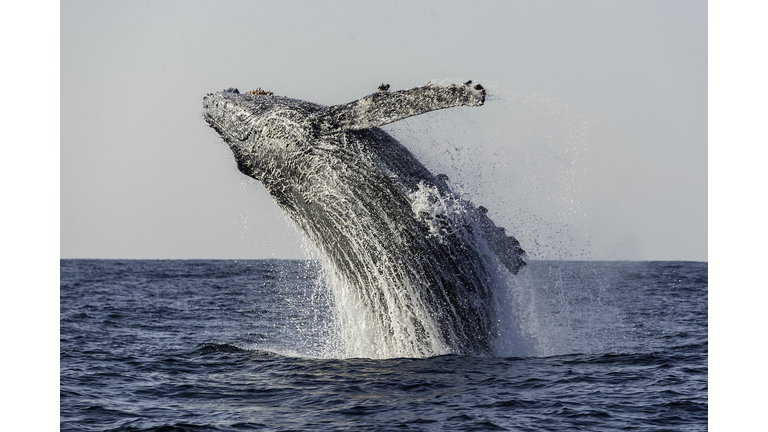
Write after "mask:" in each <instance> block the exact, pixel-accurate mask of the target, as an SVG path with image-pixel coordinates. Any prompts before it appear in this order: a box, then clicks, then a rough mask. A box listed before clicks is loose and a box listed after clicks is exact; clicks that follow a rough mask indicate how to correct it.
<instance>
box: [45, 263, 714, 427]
mask: <svg viewBox="0 0 768 432" xmlns="http://www.w3.org/2000/svg"><path fill="white" fill-rule="evenodd" d="M60 270H61V273H60V338H61V339H60V428H61V430H62V431H69V430H72V431H251V430H264V431H307V430H322V431H335V430H373V431H388V430H397V431H402V430H425V431H443V430H456V431H472V430H514V431H544V430H546V431H564V430H589V431H616V430H635V431H699V430H701V431H703V430H707V420H708V417H707V412H708V390H707V389H708V386H707V383H708V378H707V377H708V369H707V359H708V347H707V345H708V329H707V298H708V264H707V263H705V262H704V263H702V262H677V261H675V262H626V261H624V262H618V261H611V262H595V261H532V262H530V263H529V265H528V266H527V267H525V268H524V269H523V270H522V271H521V272H520V274H519V275H518V276H514V277H511V279H510V283H509V288H508V291H507V292H505V293H497V295H498V296H504V295H506V296H508V297H509V298H510V299H513V300H514V302H511V303H510V302H507V303H503V304H514V308H511V309H510V310H508V311H501V312H503V313H502V315H503V314H504V313H506V315H507V316H513V317H514V318H515V319H514V320H506V321H504V322H505V323H506V322H514V323H515V325H514V328H500V329H499V336H498V340H497V341H496V343H497V355H495V356H488V357H466V356H459V355H451V354H449V355H441V356H436V357H430V358H349V357H348V356H346V355H345V352H347V351H345V348H344V347H349V346H351V345H354V344H355V341H348V340H342V339H341V338H342V337H341V336H340V335H339V334H336V333H334V316H335V313H334V305H333V303H332V301H330V300H329V298H331V296H329V294H328V290H329V289H330V288H329V287H328V286H327V284H326V283H325V282H324V279H323V277H322V272H321V270H320V268H319V267H318V265H317V263H316V262H314V261H301V260H297V261H292V260H250V261H248V260H246V261H234V260H193V261H184V260H167V261H156V260H124V261H120V260H61V263H60Z"/></svg>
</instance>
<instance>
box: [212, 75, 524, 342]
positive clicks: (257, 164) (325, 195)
mask: <svg viewBox="0 0 768 432" xmlns="http://www.w3.org/2000/svg"><path fill="white" fill-rule="evenodd" d="M381 88H382V89H385V88H388V86H386V87H381ZM484 101H485V90H483V88H482V87H481V86H479V85H478V86H475V87H471V86H470V85H468V84H465V85H450V86H436V85H430V84H427V85H426V86H423V87H417V88H413V89H409V90H402V91H397V92H388V91H386V90H380V91H379V92H377V93H373V94H371V95H369V96H366V97H364V98H362V99H359V100H357V101H354V102H350V103H347V104H342V105H335V106H330V107H326V106H322V105H318V104H314V103H310V102H305V101H300V100H296V99H290V98H285V97H280V96H274V95H264V94H240V93H239V92H238V91H237V90H236V89H229V90H226V91H223V92H219V93H215V94H208V96H206V97H205V98H204V107H205V119H206V121H207V122H208V123H209V124H210V126H211V127H212V128H214V129H215V130H216V131H217V132H218V133H219V134H220V135H221V136H222V138H223V139H224V141H225V142H226V143H227V144H228V145H229V146H230V148H231V149H232V151H233V153H234V155H235V159H236V160H237V164H238V168H239V169H240V171H241V172H243V173H244V174H245V175H248V176H250V177H253V178H255V179H257V180H259V181H261V182H262V183H263V184H264V186H265V187H266V188H267V190H268V191H269V193H270V195H271V196H272V197H273V198H274V199H275V201H276V202H277V203H278V204H279V205H280V207H281V208H283V210H284V211H285V212H286V213H287V214H288V215H289V216H291V218H292V219H293V220H294V221H295V222H296V223H297V224H298V225H299V227H301V228H302V229H303V230H304V232H305V233H306V235H307V236H308V237H309V239H310V240H311V241H312V242H313V243H314V244H315V245H316V247H317V248H318V249H319V250H320V251H321V253H322V254H324V255H325V256H326V257H327V258H328V259H329V261H330V262H331V264H332V265H333V267H334V271H335V272H336V274H337V275H338V276H339V277H341V278H343V279H345V280H346V282H347V283H349V284H350V285H351V286H355V287H357V290H358V291H359V293H360V297H361V298H362V301H363V303H364V304H365V306H366V307H369V308H371V309H372V310H377V311H378V313H377V316H380V317H381V318H380V319H381V320H382V325H383V326H384V327H386V326H392V325H395V324H393V323H391V322H389V321H388V319H389V318H388V316H389V315H390V314H388V313H387V309H388V308H392V307H397V308H403V309H404V310H408V309H409V308H412V304H414V301H416V302H417V303H423V304H425V305H426V307H427V308H428V309H429V311H428V312H429V314H431V316H433V317H434V318H435V319H436V320H437V322H438V327H437V328H435V327H434V326H432V327H430V326H429V325H423V323H420V322H419V321H420V320H419V318H417V317H416V315H417V314H414V316H413V317H412V318H411V319H412V320H413V321H414V322H413V326H412V328H413V329H415V330H413V331H414V333H415V334H414V335H412V336H413V341H414V342H413V343H414V347H412V348H414V350H415V351H417V352H419V353H420V354H423V355H431V354H432V352H430V348H429V346H426V345H424V344H423V341H424V340H427V339H429V338H430V337H431V338H435V337H438V338H440V339H441V340H442V341H444V342H445V343H446V344H448V345H450V346H452V347H454V348H455V350H456V351H457V352H458V353H462V354H483V353H486V354H489V353H491V352H492V343H491V340H492V338H493V336H494V334H495V333H496V331H495V324H494V322H495V320H494V319H493V305H492V295H491V293H490V288H489V285H490V283H491V281H490V279H491V278H492V277H493V276H492V273H493V271H492V269H491V266H493V264H492V263H491V262H489V260H488V259H487V257H485V256H484V255H483V253H482V252H481V250H482V248H481V247H479V246H478V245H477V244H476V243H477V242H478V240H477V239H478V237H477V236H475V234H473V232H474V233H476V232H477V231H478V230H479V231H481V232H480V234H481V235H482V237H483V238H484V239H485V241H486V244H487V246H488V247H489V248H490V249H491V250H493V252H494V253H495V254H496V255H497V257H498V258H499V260H500V261H501V262H502V263H503V264H504V265H505V266H506V267H507V268H508V269H509V270H510V271H511V272H512V273H514V274H516V273H517V271H518V270H519V269H520V267H522V266H523V265H525V261H524V260H523V257H524V251H523V250H522V249H521V248H520V246H519V243H518V242H517V241H516V240H515V239H514V238H513V237H510V236H506V235H505V234H504V229H503V228H499V227H497V226H496V225H495V224H494V223H493V222H492V221H491V220H490V219H489V218H488V217H487V215H486V212H487V210H485V209H484V208H482V207H480V208H479V209H478V208H476V207H474V206H473V205H472V204H471V203H469V202H466V201H463V200H460V199H458V198H455V197H453V195H452V193H451V191H450V188H449V186H448V185H447V184H446V182H445V181H444V180H445V177H444V176H434V175H433V174H432V173H430V172H429V171H428V170H427V169H426V168H425V167H424V166H423V165H422V164H421V163H420V162H419V161H418V160H417V159H416V158H415V157H414V156H413V155H412V154H411V152H409V151H408V150H407V149H406V148H405V147H404V146H402V145H401V144H400V143H399V142H398V141H397V140H395V139H394V138H393V137H392V136H390V135H389V134H387V133H386V132H384V131H383V130H381V129H379V126H382V125H385V124H388V123H392V122H395V121H398V120H401V119H404V118H407V117H410V116H415V115H419V114H423V113H426V112H429V111H433V110H438V109H443V108H449V107H456V106H462V105H464V106H481V105H483V103H484ZM420 184H421V186H422V187H424V186H429V187H432V188H434V189H435V190H437V191H438V194H439V196H440V197H444V198H445V197H448V199H456V200H457V201H460V203H461V206H463V208H465V209H466V217H465V218H459V219H456V218H453V219H446V218H444V217H443V219H440V218H441V215H430V214H424V213H422V214H415V213H414V211H413V209H412V206H411V204H412V201H411V199H410V198H409V194H412V193H413V192H414V191H416V190H417V189H418V188H419V185H420ZM435 218H437V219H440V220H439V222H440V227H441V228H440V234H439V235H438V236H435V234H434V229H433V231H432V232H431V233H430V231H429V226H428V222H430V221H434V220H436V219H435ZM473 230H474V231H473ZM481 241H482V240H481ZM392 285H394V286H403V287H411V288H410V289H409V290H407V293H406V294H405V295H403V294H402V293H400V294H398V296H399V297H400V298H401V299H400V300H397V301H396V303H397V304H393V303H392V302H393V300H392V298H393V297H392V296H391V295H389V293H385V292H384V290H387V289H391V286H392ZM396 297H397V296H396ZM411 297H418V298H417V299H413V298H411ZM430 328H431V329H432V330H430ZM431 333H437V334H431Z"/></svg>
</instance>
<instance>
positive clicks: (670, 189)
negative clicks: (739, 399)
mask: <svg viewBox="0 0 768 432" xmlns="http://www.w3.org/2000/svg"><path fill="white" fill-rule="evenodd" d="M707 43H708V41H707V3H706V2H703V1H674V2H668V1H647V0H643V1H620V2H617V1H519V2H510V1H500V2H483V1H479V2H447V1H440V2H391V3H388V2H353V1H349V2H346V1H325V2H315V1H307V2H301V1H280V2H257V1H243V2H239V1H228V2H211V1H209V2H197V1H186V0H185V1H178V2H174V1H162V2H153V1H143V2H131V1H119V2H118V1H113V2H105V1H66V2H62V3H61V147H60V151H61V165H60V168H61V173H60V179H61V184H60V187H61V189H60V200H61V204H60V205H61V208H60V212H61V213H60V217H61V220H60V224H61V225H60V228H61V238H60V240H61V243H60V248H61V249H60V252H61V257H62V258H268V257H276V258H301V257H303V256H304V255H303V253H302V249H301V243H300V236H299V235H297V234H296V233H295V231H294V229H293V227H292V225H291V224H290V223H288V222H286V221H285V219H284V217H283V216H282V213H281V210H280V209H279V208H278V207H277V205H276V204H274V203H273V202H272V200H271V198H270V197H269V196H268V194H267V193H266V191H265V189H264V188H263V186H261V185H260V184H259V183H258V182H256V181H253V180H250V179H248V178H246V177H245V176H243V175H242V174H240V173H239V172H238V171H237V169H236V166H235V163H234V159H233V157H232V155H231V152H230V150H229V149H228V148H227V146H226V145H225V144H223V142H222V141H221V139H220V138H219V137H218V136H217V135H216V134H215V132H214V131H213V130H212V129H210V128H208V126H207V124H206V123H205V122H204V121H203V119H202V105H201V102H202V97H203V96H204V95H205V94H206V93H208V92H214V91H219V90H222V89H225V88H228V87H238V88H239V89H240V90H241V91H246V90H251V89H255V88H256V87H262V88H265V89H269V90H272V91H274V92H275V93H277V94H280V95H286V96H290V97H295V98H299V99H305V100H309V101H313V102H318V103H322V104H326V105H332V104H337V103H344V102H349V101H352V100H354V99H357V98H360V97H363V96H365V95H367V94H369V93H371V92H373V91H375V89H376V87H377V86H378V85H379V84H381V83H389V84H391V86H392V90H399V89H405V88H410V87H414V86H418V85H423V84H424V83H426V82H427V81H429V80H437V81H445V82H447V81H446V80H453V81H454V82H462V81H465V80H467V79H473V80H475V81H478V82H481V83H483V84H484V85H486V83H487V87H488V89H489V97H488V101H487V103H486V105H485V106H484V107H480V108H459V109H455V110H446V111H440V112H436V113H431V114H429V115H427V116H424V117H423V118H414V119H408V120H407V122H403V123H402V124H395V125H392V127H390V128H389V129H387V130H389V131H390V132H391V133H393V135H395V136H396V137H397V138H398V139H401V142H403V143H404V144H405V145H406V146H407V147H409V148H410V149H411V150H412V151H413V152H414V153H415V154H416V155H417V156H418V157H419V158H420V159H421V160H422V162H424V163H425V165H427V167H428V168H430V169H432V170H433V171H439V172H446V173H447V174H448V175H449V177H450V178H451V180H452V181H454V182H455V183H457V185H458V186H457V188H460V189H461V190H462V191H463V192H465V193H466V194H467V196H468V197H469V198H470V199H472V200H473V201H475V202H476V203H477V204H482V205H485V206H486V207H488V208H489V209H490V210H491V215H492V217H493V218H494V220H496V221H497V222H498V223H499V224H500V225H502V226H505V227H507V228H508V229H509V230H510V231H511V232H512V233H514V234H515V235H516V236H517V237H518V238H519V239H520V241H521V243H522V246H523V248H524V249H526V250H528V251H529V253H531V255H532V256H533V257H534V258H593V259H629V260H648V259H654V260H699V261H706V260H708V252H707V243H708V231H707V222H708V217H707V192H708V190H707V144H708V142H707V140H708V136H707V62H708V58H707V55H708V54H707V52H708V46H707Z"/></svg>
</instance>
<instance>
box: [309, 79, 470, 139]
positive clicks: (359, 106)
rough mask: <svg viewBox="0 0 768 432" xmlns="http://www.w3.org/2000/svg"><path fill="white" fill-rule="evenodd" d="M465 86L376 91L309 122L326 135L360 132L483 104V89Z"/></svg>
mask: <svg viewBox="0 0 768 432" xmlns="http://www.w3.org/2000/svg"><path fill="white" fill-rule="evenodd" d="M468 83H471V81H468ZM468 83H465V84H463V85H457V84H451V85H449V86H436V85H431V84H427V85H425V86H422V87H415V88H412V89H409V90H400V91H396V92H388V91H378V92H376V93H373V94H371V95H368V96H366V97H364V98H362V99H358V100H356V101H354V102H350V103H346V104H342V105H334V106H331V107H328V108H326V109H324V110H322V111H320V112H318V113H317V114H315V115H313V116H312V117H314V118H312V119H311V121H312V122H313V123H315V124H317V125H318V126H319V127H320V128H321V129H322V130H324V131H329V132H330V131H344V130H360V129H368V128H372V127H379V126H382V125H385V124H388V123H392V122H396V121H398V120H402V119H404V118H408V117H412V116H416V115H419V114H424V113H426V112H429V111H435V110H439V109H444V108H451V107H457V106H481V105H483V103H484V102H485V89H484V88H483V87H482V86H481V85H479V84H478V85H475V86H474V87H473V86H471V85H470V84H468Z"/></svg>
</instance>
